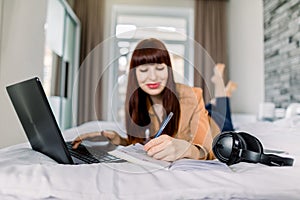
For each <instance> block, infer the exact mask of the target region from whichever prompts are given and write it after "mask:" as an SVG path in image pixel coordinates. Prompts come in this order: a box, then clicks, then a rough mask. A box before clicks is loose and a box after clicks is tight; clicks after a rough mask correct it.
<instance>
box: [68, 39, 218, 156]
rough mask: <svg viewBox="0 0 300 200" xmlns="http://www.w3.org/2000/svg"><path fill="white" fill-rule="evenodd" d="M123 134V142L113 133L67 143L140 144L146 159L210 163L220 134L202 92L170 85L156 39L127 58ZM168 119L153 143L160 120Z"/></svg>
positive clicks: (161, 46)
mask: <svg viewBox="0 0 300 200" xmlns="http://www.w3.org/2000/svg"><path fill="white" fill-rule="evenodd" d="M126 95H127V96H126V103H125V111H126V130H127V135H128V138H122V137H120V136H119V135H118V133H116V132H114V131H102V132H101V133H99V132H94V133H86V134H83V135H81V136H79V137H77V138H76V139H75V140H74V141H73V148H77V147H78V145H79V144H80V143H81V141H82V140H83V139H90V138H94V137H97V136H99V135H102V136H105V137H107V138H108V139H109V140H110V141H111V142H112V143H113V144H116V145H129V144H134V143H145V141H146V140H147V139H148V138H147V136H145V135H147V134H145V133H148V132H149V137H150V141H148V142H147V143H146V144H145V145H144V149H145V151H147V153H148V155H150V156H152V157H154V158H156V159H161V160H166V161H174V160H177V159H180V158H191V159H212V158H213V157H214V156H213V153H212V151H211V144H212V139H213V136H214V135H216V134H217V133H219V132H220V129H219V128H218V126H217V125H216V124H215V123H214V121H213V120H211V119H210V117H209V116H208V112H207V110H206V109H205V107H204V102H203V97H202V90H201V89H200V88H191V87H189V86H187V85H183V84H178V83H175V81H174V77H173V72H172V64H171V60H170V56H169V53H168V51H167V49H166V47H165V45H164V44H163V43H162V42H161V41H159V40H157V39H153V38H151V39H145V40H142V41H141V42H140V43H139V44H138V45H137V47H136V48H135V50H134V51H133V54H132V59H131V62H130V72H129V77H128V85H127V93H126ZM170 112H173V113H174V115H173V117H172V118H171V120H170V122H169V123H168V124H167V126H166V127H165V129H164V130H163V134H162V135H161V136H159V137H157V138H154V136H155V134H156V133H157V131H158V129H159V128H160V124H161V122H162V121H163V119H164V118H165V117H166V116H167V115H168V114H169V113H170Z"/></svg>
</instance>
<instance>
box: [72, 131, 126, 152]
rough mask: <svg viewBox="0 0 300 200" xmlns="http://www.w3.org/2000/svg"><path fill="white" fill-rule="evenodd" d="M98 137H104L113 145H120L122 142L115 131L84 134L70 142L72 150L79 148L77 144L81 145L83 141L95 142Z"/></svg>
mask: <svg viewBox="0 0 300 200" xmlns="http://www.w3.org/2000/svg"><path fill="white" fill-rule="evenodd" d="M100 136H104V137H106V138H107V139H108V140H109V141H110V142H111V143H112V144H114V145H120V144H121V142H122V138H121V137H120V136H119V135H118V134H117V133H116V132H115V131H101V132H91V133H84V134H81V135H79V136H78V137H76V138H75V139H74V140H73V141H72V148H73V149H77V147H78V146H79V144H81V142H82V141H83V140H92V141H97V140H99V139H100V138H99V137H100Z"/></svg>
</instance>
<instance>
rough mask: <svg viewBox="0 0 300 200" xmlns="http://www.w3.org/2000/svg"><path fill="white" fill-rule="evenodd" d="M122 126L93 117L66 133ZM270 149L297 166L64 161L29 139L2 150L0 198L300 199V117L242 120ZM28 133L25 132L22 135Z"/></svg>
mask: <svg viewBox="0 0 300 200" xmlns="http://www.w3.org/2000/svg"><path fill="white" fill-rule="evenodd" d="M101 128H103V129H113V130H118V129H120V127H118V126H116V125H115V124H114V123H113V122H103V121H93V122H88V123H85V124H83V125H81V126H78V127H74V128H72V129H68V130H66V131H64V132H63V136H64V138H65V140H71V139H73V138H74V137H75V136H76V135H77V134H79V133H81V132H86V131H91V130H98V129H101ZM238 129H239V130H243V131H247V132H250V133H251V134H253V135H255V136H256V137H257V138H259V140H260V141H261V142H262V144H263V146H264V148H269V149H278V150H283V151H286V153H285V154H282V156H288V157H292V158H294V159H295V161H294V166H293V167H269V166H265V165H262V164H250V163H244V162H241V163H238V164H235V165H232V166H230V169H231V170H230V171H222V170H188V171H181V170H149V169H148V168H146V167H144V166H139V165H135V164H132V163H111V164H84V165H60V164H57V163H56V162H55V161H53V160H52V159H50V158H48V157H46V156H45V155H43V154H40V153H38V152H36V151H33V150H31V148H30V146H29V144H28V143H23V144H18V145H14V146H10V147H6V148H3V149H0V199H22V200H26V199H72V200H74V199H105V200H106V199H156V200H158V199H272V200H274V199H280V200H281V199H300V161H299V160H300V117H299V116H293V117H290V118H286V119H282V120H277V121H274V122H251V123H239V127H238ZM20 134H23V133H20Z"/></svg>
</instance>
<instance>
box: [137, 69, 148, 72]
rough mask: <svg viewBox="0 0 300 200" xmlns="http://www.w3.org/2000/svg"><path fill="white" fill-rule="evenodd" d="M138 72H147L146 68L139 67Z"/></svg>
mask: <svg viewBox="0 0 300 200" xmlns="http://www.w3.org/2000/svg"><path fill="white" fill-rule="evenodd" d="M139 71H140V72H147V71H148V69H139Z"/></svg>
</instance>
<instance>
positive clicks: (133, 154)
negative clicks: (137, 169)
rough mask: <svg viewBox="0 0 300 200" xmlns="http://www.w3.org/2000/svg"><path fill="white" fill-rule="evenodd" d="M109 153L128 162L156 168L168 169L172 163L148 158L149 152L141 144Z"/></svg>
mask: <svg viewBox="0 0 300 200" xmlns="http://www.w3.org/2000/svg"><path fill="white" fill-rule="evenodd" d="M108 153H109V154H111V155H113V156H116V157H118V158H121V159H123V160H127V161H128V162H132V163H135V164H139V165H144V166H149V167H154V168H168V167H169V166H170V165H171V163H170V162H167V161H163V160H156V159H154V158H152V157H151V156H148V155H147V152H146V151H145V150H144V146H143V145H141V144H139V143H137V144H132V145H129V146H125V147H123V148H119V149H115V150H113V151H110V152H108Z"/></svg>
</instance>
